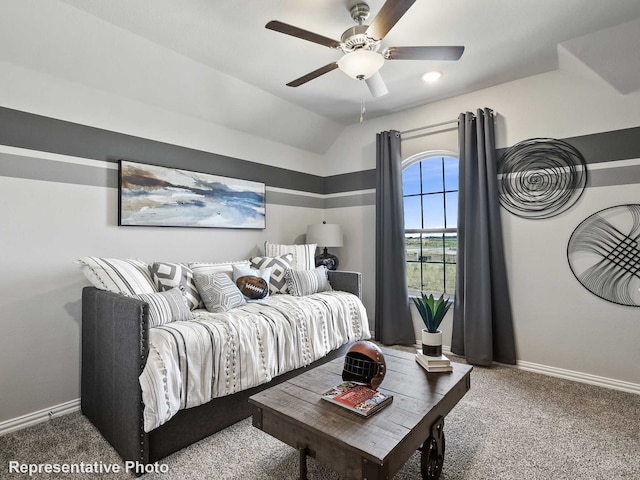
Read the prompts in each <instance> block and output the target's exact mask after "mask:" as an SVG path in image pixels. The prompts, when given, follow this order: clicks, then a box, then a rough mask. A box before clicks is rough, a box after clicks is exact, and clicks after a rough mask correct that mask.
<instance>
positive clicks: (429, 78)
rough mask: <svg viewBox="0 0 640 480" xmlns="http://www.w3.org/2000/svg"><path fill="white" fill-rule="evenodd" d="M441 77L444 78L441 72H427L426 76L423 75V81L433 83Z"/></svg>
mask: <svg viewBox="0 0 640 480" xmlns="http://www.w3.org/2000/svg"><path fill="white" fill-rule="evenodd" d="M441 76H442V73H440V72H427V73H425V74H424V75H422V80H423V81H425V82H427V83H433V82H435V81H436V80H438V79H439V78H440V77H441Z"/></svg>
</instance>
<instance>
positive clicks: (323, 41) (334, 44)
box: [265, 20, 340, 48]
mask: <svg viewBox="0 0 640 480" xmlns="http://www.w3.org/2000/svg"><path fill="white" fill-rule="evenodd" d="M265 28H268V29H269V30H274V31H276V32H280V33H284V34H285V35H291V36H292V37H297V38H301V39H302V40H307V41H309V42H313V43H319V44H320V45H324V46H325V47H329V48H340V42H338V41H337V40H333V39H332V38H328V37H323V36H322V35H318V34H317V33H313V32H309V31H308V30H303V29H302V28H298V27H294V26H293V25H289V24H287V23H282V22H279V21H277V20H271V21H270V22H269V23H267V24H266V25H265Z"/></svg>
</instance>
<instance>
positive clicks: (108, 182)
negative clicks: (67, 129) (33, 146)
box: [0, 152, 118, 188]
mask: <svg viewBox="0 0 640 480" xmlns="http://www.w3.org/2000/svg"><path fill="white" fill-rule="evenodd" d="M0 176H3V177H16V178H29V179H31V180H45V181H48V182H60V183H75V184H78V185H94V186H97V187H113V188H118V170H113V169H111V168H104V167H93V166H90V165H79V164H76V163H66V162H56V161H51V160H44V159H42V158H35V157H24V156H21V155H11V154H9V153H2V152H0Z"/></svg>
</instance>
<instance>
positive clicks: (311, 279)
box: [284, 265, 331, 297]
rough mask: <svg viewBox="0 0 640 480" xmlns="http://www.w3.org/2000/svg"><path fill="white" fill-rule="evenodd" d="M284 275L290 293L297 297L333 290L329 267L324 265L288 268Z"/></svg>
mask: <svg viewBox="0 0 640 480" xmlns="http://www.w3.org/2000/svg"><path fill="white" fill-rule="evenodd" d="M284 276H285V279H286V281H287V286H288V287H289V293H290V294H291V295H295V296H296V297H303V296H305V295H311V294H312V293H318V292H326V291H329V290H331V284H330V283H329V274H328V273H327V267H325V266H324V265H321V266H319V267H318V268H314V269H313V270H292V269H291V268H287V270H286V271H285V274H284Z"/></svg>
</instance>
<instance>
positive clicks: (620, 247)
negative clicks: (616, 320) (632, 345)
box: [567, 204, 640, 307]
mask: <svg viewBox="0 0 640 480" xmlns="http://www.w3.org/2000/svg"><path fill="white" fill-rule="evenodd" d="M639 243H640V205H639V204H631V205H619V206H615V207H609V208H605V209H604V210H600V211H599V212H597V213H594V214H593V215H591V216H590V217H587V218H586V219H585V220H583V221H582V223H580V225H578V226H577V227H576V229H575V230H574V231H573V233H572V234H571V238H570V239H569V244H568V245H567V259H568V260H569V266H570V267H571V271H572V272H573V274H574V275H575V277H576V279H577V280H578V281H579V282H580V283H581V284H582V285H583V286H584V287H585V288H586V289H587V290H589V291H590V292H591V293H593V294H594V295H597V296H598V297H600V298H602V299H604V300H607V301H609V302H613V303H617V304H619V305H627V306H630V307H640V246H639Z"/></svg>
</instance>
